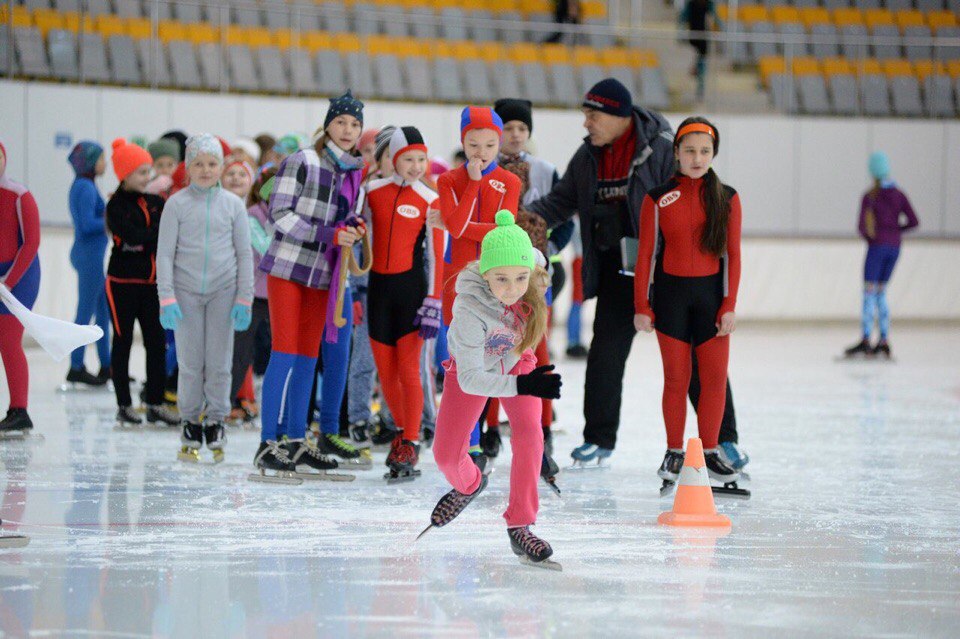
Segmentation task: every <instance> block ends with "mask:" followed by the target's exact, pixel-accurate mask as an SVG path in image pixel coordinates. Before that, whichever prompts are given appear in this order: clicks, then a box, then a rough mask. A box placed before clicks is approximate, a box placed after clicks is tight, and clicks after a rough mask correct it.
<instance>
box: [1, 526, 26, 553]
mask: <svg viewBox="0 0 960 639" xmlns="http://www.w3.org/2000/svg"><path fill="white" fill-rule="evenodd" d="M2 525H3V521H2V520H0V526H2ZM29 543H30V538H29V537H27V536H26V535H0V549H4V548H23V547H24V546H26V545H27V544H29Z"/></svg>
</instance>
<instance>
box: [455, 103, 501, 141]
mask: <svg viewBox="0 0 960 639" xmlns="http://www.w3.org/2000/svg"><path fill="white" fill-rule="evenodd" d="M474 129H490V130H491V131H496V132H497V135H498V136H500V137H502V136H503V120H502V119H500V116H499V115H497V112H496V111H494V110H493V109H491V108H490V107H477V106H468V107H466V108H465V109H464V110H463V111H462V112H461V113H460V142H461V143H462V142H463V138H464V137H465V136H466V135H467V131H472V130H474Z"/></svg>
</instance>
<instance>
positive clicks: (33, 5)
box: [23, 0, 139, 13]
mask: <svg viewBox="0 0 960 639" xmlns="http://www.w3.org/2000/svg"><path fill="white" fill-rule="evenodd" d="M137 1H138V2H139V0H137ZM23 6H25V7H26V8H27V9H30V12H31V13H32V12H33V10H34V9H49V8H50V0H25V2H23Z"/></svg>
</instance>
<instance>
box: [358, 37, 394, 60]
mask: <svg viewBox="0 0 960 639" xmlns="http://www.w3.org/2000/svg"><path fill="white" fill-rule="evenodd" d="M364 44H365V45H366V47H365V49H366V52H367V53H368V54H370V55H383V54H385V53H391V52H392V51H393V46H392V42H391V41H390V38H388V37H387V36H382V35H372V36H367V38H366V41H365V43H364Z"/></svg>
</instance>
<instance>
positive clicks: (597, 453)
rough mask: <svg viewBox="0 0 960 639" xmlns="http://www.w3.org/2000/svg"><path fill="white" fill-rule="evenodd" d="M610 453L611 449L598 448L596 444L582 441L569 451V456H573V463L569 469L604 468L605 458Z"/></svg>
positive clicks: (605, 464)
mask: <svg viewBox="0 0 960 639" xmlns="http://www.w3.org/2000/svg"><path fill="white" fill-rule="evenodd" d="M612 454H613V451H612V450H610V449H609V448H600V447H599V446H597V445H596V444H590V443H587V442H584V443H583V444H581V445H580V446H577V447H576V448H574V449H573V451H572V452H571V453H570V456H571V457H573V464H572V465H571V466H570V470H587V469H593V468H606V467H607V465H608V463H607V459H609V457H610V455H612ZM593 462H596V463H593Z"/></svg>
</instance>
